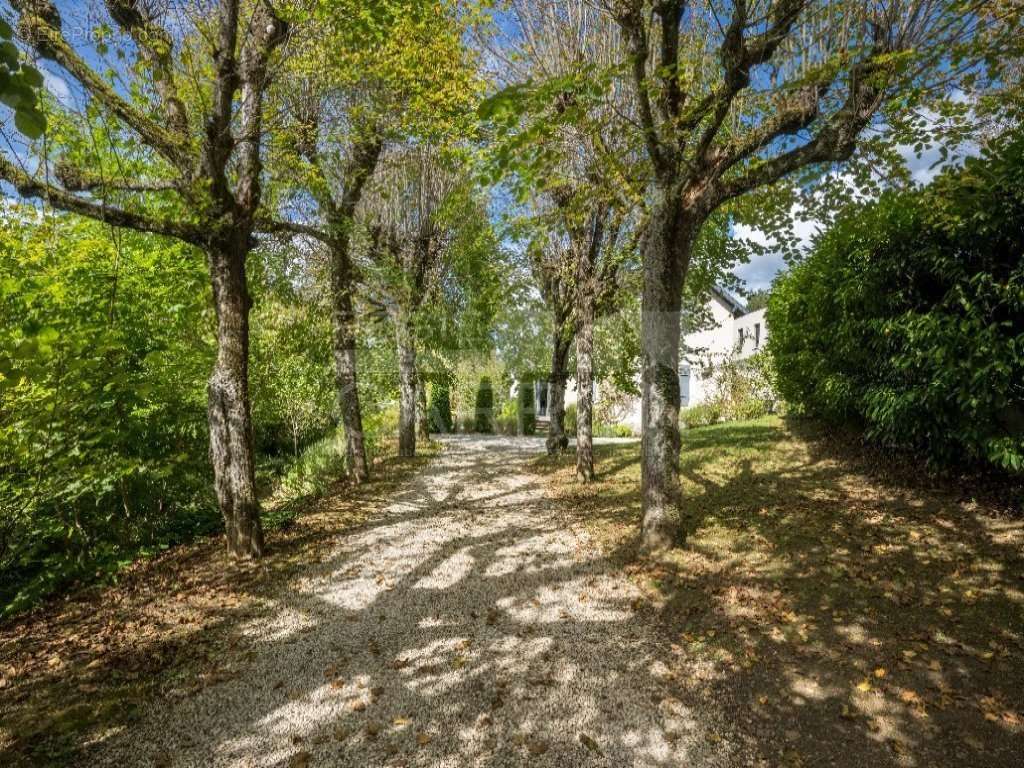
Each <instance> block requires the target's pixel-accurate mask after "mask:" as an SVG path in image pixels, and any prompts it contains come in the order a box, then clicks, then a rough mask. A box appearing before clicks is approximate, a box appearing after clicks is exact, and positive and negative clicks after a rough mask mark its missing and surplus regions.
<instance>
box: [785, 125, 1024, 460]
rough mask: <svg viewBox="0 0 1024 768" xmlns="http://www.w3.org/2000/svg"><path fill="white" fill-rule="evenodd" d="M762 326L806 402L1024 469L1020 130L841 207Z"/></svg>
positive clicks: (912, 443)
mask: <svg viewBox="0 0 1024 768" xmlns="http://www.w3.org/2000/svg"><path fill="white" fill-rule="evenodd" d="M768 324H769V326H770V328H771V336H770V338H769V349H770V350H771V353H772V355H773V356H774V359H775V363H776V367H777V369H778V385H779V389H780V392H781V394H782V396H783V397H784V398H785V399H786V400H788V401H789V403H790V404H791V405H792V406H794V407H796V408H797V409H798V410H803V411H804V412H807V413H809V414H812V415H816V416H819V417H822V418H825V419H827V420H831V421H834V422H846V423H853V424H856V425H859V426H860V427H861V428H862V429H863V430H864V432H865V434H866V435H867V436H868V437H869V438H870V439H872V440H874V441H876V442H878V443H881V444H883V445H887V446H893V447H898V448H904V449H910V450H914V451H918V452H920V453H921V454H923V455H925V456H927V457H928V459H929V460H931V461H932V462H934V463H938V464H946V465H950V464H963V463H972V464H986V463H987V464H990V465H994V466H997V467H1000V468H1002V469H1005V470H1009V471H1011V472H1016V473H1019V472H1022V471H1024V136H1018V137H1015V138H1011V139H1004V140H1002V141H1000V142H997V143H996V144H995V145H993V146H992V147H990V148H989V149H988V150H986V151H985V152H984V153H983V154H982V156H981V157H980V158H977V159H971V160H968V161H967V162H966V163H965V164H964V166H963V167H962V168H959V169H953V170H947V171H945V172H943V174H941V175H940V176H939V177H938V178H937V179H936V180H935V181H934V182H933V183H932V184H931V185H929V186H928V187H926V188H923V189H919V190H916V191H912V192H893V191H891V192H887V193H885V194H883V195H882V196H881V198H880V199H879V200H878V201H876V202H874V203H872V204H868V205H863V206H860V207H857V208H855V209H854V210H852V211H850V212H849V213H848V214H846V215H844V216H843V217H842V218H841V220H840V221H838V222H837V224H836V225H835V226H834V227H833V228H832V229H830V230H829V231H828V232H827V233H826V234H825V235H824V236H823V237H822V238H821V240H820V241H819V242H818V243H817V244H816V246H815V248H814V249H813V250H812V252H811V253H810V254H809V255H808V256H807V257H806V259H805V260H804V261H802V262H801V263H799V264H798V265H797V266H795V267H794V269H792V270H791V271H790V272H789V273H788V274H787V275H785V276H783V277H782V278H780V280H779V281H778V282H777V284H776V286H775V288H774V290H773V293H772V298H771V301H770V303H769V307H768Z"/></svg>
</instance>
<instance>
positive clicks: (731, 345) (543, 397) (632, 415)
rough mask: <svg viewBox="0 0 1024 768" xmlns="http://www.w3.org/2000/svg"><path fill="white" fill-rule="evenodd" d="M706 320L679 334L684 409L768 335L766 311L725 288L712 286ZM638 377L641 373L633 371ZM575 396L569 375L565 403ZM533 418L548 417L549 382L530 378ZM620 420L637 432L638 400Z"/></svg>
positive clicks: (709, 392) (708, 393) (703, 398)
mask: <svg viewBox="0 0 1024 768" xmlns="http://www.w3.org/2000/svg"><path fill="white" fill-rule="evenodd" d="M705 310H706V315H707V316H708V317H709V318H710V320H709V323H708V324H704V327H703V328H702V329H701V330H697V331H693V332H692V333H687V334H685V335H684V336H683V340H682V349H681V350H680V360H679V392H680V399H681V401H682V402H681V404H682V406H683V407H684V408H687V407H689V406H692V405H698V404H699V403H704V402H707V401H708V400H710V399H711V398H712V397H713V396H714V394H715V371H716V368H717V367H718V364H720V363H721V362H723V361H725V360H726V359H728V358H729V357H731V356H734V357H735V358H738V359H743V358H747V357H750V356H751V355H753V354H755V353H756V352H758V351H759V350H760V349H761V348H762V347H763V346H764V344H765V341H766V340H767V339H768V326H767V325H766V324H765V317H764V314H765V312H764V310H763V309H758V310H755V311H753V312H748V311H747V308H746V306H745V305H744V304H743V302H741V301H740V300H739V299H737V298H736V297H735V296H732V295H731V294H730V293H728V292H727V291H725V290H723V289H720V288H715V289H713V290H712V292H711V297H710V298H709V299H708V302H707V304H706V305H705ZM637 375H638V376H639V373H638V374H637ZM576 400H577V397H576V381H575V379H570V380H569V382H568V384H567V386H566V392H565V404H566V406H569V405H572V404H573V403H575V402H576ZM594 400H595V404H596V403H597V401H599V400H601V385H600V384H599V385H598V386H597V389H596V391H595V392H594ZM534 403H535V404H536V408H537V418H539V419H542V420H543V419H546V418H547V417H548V392H547V382H546V381H537V382H534ZM619 418H620V422H621V423H623V424H626V425H628V426H629V427H630V428H632V429H633V430H634V431H635V432H636V433H638V434H639V432H640V427H641V417H640V398H634V399H633V400H632V401H631V402H629V403H628V404H626V405H625V406H624V407H623V408H622V409H621V410H620V415H619Z"/></svg>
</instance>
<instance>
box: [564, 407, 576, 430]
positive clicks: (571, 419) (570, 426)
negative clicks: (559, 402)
mask: <svg viewBox="0 0 1024 768" xmlns="http://www.w3.org/2000/svg"><path fill="white" fill-rule="evenodd" d="M577 416H578V414H577V408H576V403H570V404H569V405H567V406H565V434H567V435H575V434H576V427H577V425H578V424H579V419H578V418H577Z"/></svg>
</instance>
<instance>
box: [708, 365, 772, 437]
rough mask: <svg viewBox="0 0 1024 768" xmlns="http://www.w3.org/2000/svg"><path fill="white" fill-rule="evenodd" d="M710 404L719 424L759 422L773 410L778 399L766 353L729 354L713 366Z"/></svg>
mask: <svg viewBox="0 0 1024 768" xmlns="http://www.w3.org/2000/svg"><path fill="white" fill-rule="evenodd" d="M713 377H714V392H713V393H712V396H711V398H710V401H711V402H712V403H713V404H714V406H715V408H717V410H718V413H719V417H720V418H721V419H722V420H723V421H743V420H747V419H759V418H761V417H762V416H765V415H767V414H769V413H773V412H774V411H775V405H776V401H777V400H778V396H777V394H776V389H775V369H774V365H773V362H772V358H771V356H770V355H769V354H767V353H766V352H764V351H763V350H762V351H761V352H758V353H757V354H754V355H751V356H750V357H745V358H739V357H737V356H736V355H730V356H729V357H728V358H726V359H725V360H723V361H721V362H719V363H718V364H717V365H715V366H714V371H713Z"/></svg>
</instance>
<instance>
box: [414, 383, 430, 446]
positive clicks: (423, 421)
mask: <svg viewBox="0 0 1024 768" xmlns="http://www.w3.org/2000/svg"><path fill="white" fill-rule="evenodd" d="M416 385H417V386H416V399H417V404H418V410H417V411H416V429H417V430H418V431H419V433H420V437H421V438H422V439H424V440H429V439H430V414H429V413H428V412H427V381H426V379H424V378H422V377H421V378H419V379H418V380H417V382H416Z"/></svg>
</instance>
